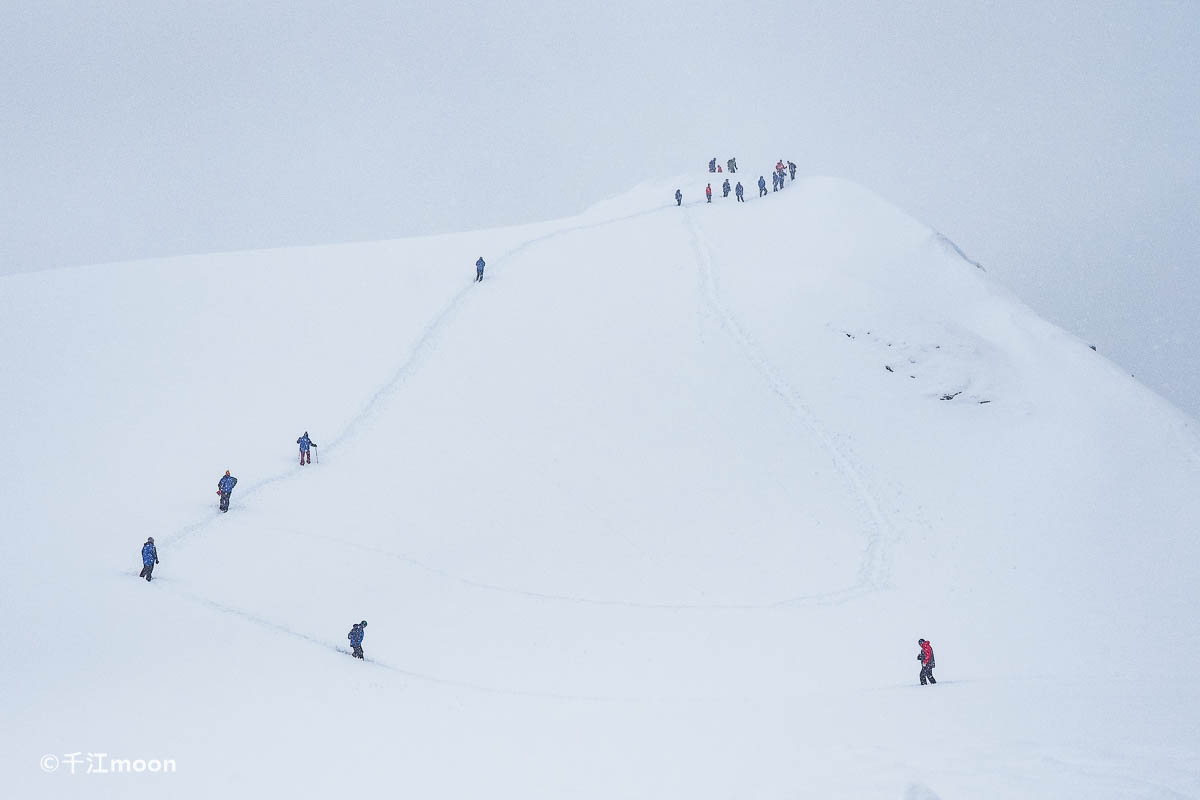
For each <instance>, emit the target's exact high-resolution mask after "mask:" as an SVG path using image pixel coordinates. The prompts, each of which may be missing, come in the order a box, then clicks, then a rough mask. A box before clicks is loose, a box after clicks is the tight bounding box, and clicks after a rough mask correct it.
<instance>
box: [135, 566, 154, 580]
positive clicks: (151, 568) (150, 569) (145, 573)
mask: <svg viewBox="0 0 1200 800" xmlns="http://www.w3.org/2000/svg"><path fill="white" fill-rule="evenodd" d="M152 572H154V565H153V564H147V565H146V566H144V567H142V571H141V574H139V575H138V577H139V578H145V579H146V580H147V581H148V580H150V574H151V573H152Z"/></svg>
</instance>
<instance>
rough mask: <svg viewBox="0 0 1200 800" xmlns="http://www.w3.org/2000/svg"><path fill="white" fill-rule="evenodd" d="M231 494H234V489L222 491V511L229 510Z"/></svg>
mask: <svg viewBox="0 0 1200 800" xmlns="http://www.w3.org/2000/svg"><path fill="white" fill-rule="evenodd" d="M231 494H233V492H232V491H228V492H221V510H222V511H228V510H229V495H231Z"/></svg>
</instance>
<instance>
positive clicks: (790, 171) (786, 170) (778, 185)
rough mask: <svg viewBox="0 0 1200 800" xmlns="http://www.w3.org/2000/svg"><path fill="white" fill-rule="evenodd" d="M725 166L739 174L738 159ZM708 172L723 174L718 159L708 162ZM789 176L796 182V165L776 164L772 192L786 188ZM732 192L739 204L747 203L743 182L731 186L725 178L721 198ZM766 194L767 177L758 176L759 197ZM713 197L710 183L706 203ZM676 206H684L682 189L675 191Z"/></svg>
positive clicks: (772, 174) (790, 162)
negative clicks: (785, 183)
mask: <svg viewBox="0 0 1200 800" xmlns="http://www.w3.org/2000/svg"><path fill="white" fill-rule="evenodd" d="M725 166H726V168H727V170H728V171H729V172H731V173H733V172H737V159H736V158H731V159H729V160H728V161H726V162H725ZM708 171H709V172H721V171H722V169H721V165H720V164H718V163H717V159H716V157H713V158H712V159H711V160H710V161H709V162H708ZM788 176H790V179H791V180H793V181H794V180H796V164H795V163H794V162H792V161H787V162H785V161H784V160H783V159H782V158H781V159H779V160H778V161H777V162H775V169H774V170H772V172H771V184H772V186H773V187H774V189H773V190H772V191H776V192H777V191H779V190H780V189H782V188H783V186H784V182H785V181H786V180H788ZM730 192H733V194H734V196H735V197H736V198H737V201H738V202H739V203H744V202H746V199H745V196H744V192H745V189H744V188H743V187H742V183H741V181H738V183H737V185H736V186H731V185H730V183H729V178H725V179H724V180H723V181H722V183H721V197H729V193H730ZM766 194H767V179H766V178H765V177H763V176H762V175H759V176H758V196H759V197H763V196H765V195H766ZM712 196H713V188H712V183H711V182H710V183H708V184H707V185H705V187H704V202H705V203H711V202H712ZM675 205H677V206H682V205H683V190H681V189H676V190H675Z"/></svg>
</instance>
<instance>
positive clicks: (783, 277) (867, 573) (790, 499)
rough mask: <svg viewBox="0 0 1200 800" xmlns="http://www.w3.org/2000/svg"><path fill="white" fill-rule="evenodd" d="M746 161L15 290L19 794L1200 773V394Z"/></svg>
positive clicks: (11, 666)
mask: <svg viewBox="0 0 1200 800" xmlns="http://www.w3.org/2000/svg"><path fill="white" fill-rule="evenodd" d="M708 177H709V176H707V175H705V176H704V177H703V178H701V181H700V183H699V184H698V183H697V181H696V178H695V176H691V177H689V178H687V179H681V180H680V181H678V182H671V183H665V182H664V183H661V184H648V185H643V186H639V187H638V188H636V189H634V190H633V191H631V192H629V193H628V194H626V195H624V196H621V197H617V198H613V199H611V200H608V201H606V202H604V203H600V204H598V205H597V206H595V207H594V208H592V209H590V210H589V211H588V212H586V213H584V214H582V215H580V216H578V217H575V218H570V219H564V220H560V221H556V222H550V223H545V224H538V225H530V226H524V227H517V228H510V229H503V230H492V231H480V232H474V233H467V234H461V235H453V236H439V237H432V238H421V239H411V240H403V241H392V242H380V243H372V244H362V245H349V246H347V245H339V246H334V247H315V248H298V249H285V250H271V251H261V252H245V253H229V254H223V255H216V256H211V255H210V256H203V257H183V258H170V259H161V260H153V261H142V262H134V263H126V264H109V265H101V266H95V267H86V268H71V269H60V270H55V271H50V272H41V273H34V274H24V275H15V276H9V277H5V278H2V279H0V350H2V352H3V354H4V355H3V360H2V362H0V364H2V367H0V369H2V373H0V442H3V445H4V448H5V452H4V458H3V459H2V460H0V486H2V487H3V489H2V494H3V506H4V513H3V518H4V531H5V535H4V536H3V538H2V543H0V548H2V549H0V621H2V622H3V628H4V631H5V634H6V636H5V639H6V644H7V647H6V648H5V653H4V656H3V658H2V659H0V687H2V688H0V716H2V719H3V721H4V725H3V733H2V734H0V735H2V736H3V740H2V741H0V765H2V766H3V772H2V774H0V794H2V795H3V796H4V797H9V798H43V797H113V798H117V797H119V798H139V797H171V798H210V797H222V796H224V797H331V796H338V795H339V794H341V793H349V794H351V795H353V796H362V797H367V796H372V797H374V796H377V797H411V798H481V797H489V798H614V797H620V798H647V799H649V798H654V799H655V800H665V799H666V798H687V800H708V799H709V798H712V799H713V800H716V799H717V798H809V797H812V798H888V799H889V800H901V799H902V798H907V799H908V800H929V799H930V798H943V799H944V800H945V799H947V798H972V799H978V798H1055V800H1062V798H1091V799H1093V800H1096V799H1099V798H1185V797H1186V798H1196V797H1200V727H1198V726H1200V722H1198V721H1200V689H1198V685H1197V667H1198V666H1200V646H1198V644H1197V637H1196V633H1197V630H1196V619H1197V612H1198V611H1200V588H1198V578H1200V566H1198V565H1200V546H1198V545H1197V541H1196V534H1197V527H1198V525H1197V523H1198V522H1200V499H1198V497H1200V495H1198V494H1197V492H1196V487H1197V486H1198V485H1200V436H1198V435H1197V431H1196V428H1195V424H1194V423H1193V422H1192V421H1191V420H1189V418H1187V417H1186V416H1184V415H1183V414H1182V413H1180V412H1179V411H1177V410H1176V409H1175V408H1174V407H1172V406H1171V405H1169V404H1168V403H1167V402H1166V401H1164V400H1162V399H1161V398H1159V397H1158V396H1156V395H1155V394H1153V393H1152V392H1150V391H1149V390H1148V389H1146V388H1145V387H1143V386H1142V385H1141V384H1139V383H1138V382H1136V381H1135V380H1133V379H1132V378H1130V376H1129V375H1127V374H1125V373H1123V372H1122V371H1121V370H1120V369H1119V368H1118V367H1116V366H1115V365H1114V364H1112V363H1111V362H1109V361H1107V360H1106V359H1105V358H1104V357H1103V356H1100V355H1098V354H1097V353H1095V352H1093V351H1092V350H1090V349H1089V348H1088V347H1087V346H1086V345H1085V344H1084V343H1083V342H1081V341H1079V340H1078V339H1076V338H1074V337H1072V336H1070V335H1068V334H1066V333H1064V332H1063V331H1061V330H1060V329H1058V328H1055V327H1054V326H1052V325H1050V324H1048V323H1046V322H1045V321H1043V320H1041V319H1039V318H1038V317H1037V316H1036V315H1034V314H1033V313H1032V312H1031V311H1030V310H1029V309H1028V308H1026V307H1025V306H1024V305H1023V304H1022V303H1021V302H1020V301H1018V300H1017V299H1015V298H1014V297H1013V296H1012V295H1011V294H1010V293H1009V292H1007V291H1006V290H1005V289H1003V288H1002V287H1001V286H999V285H998V284H997V283H995V282H994V281H993V280H992V279H991V278H990V277H989V276H988V275H987V274H986V273H985V272H983V271H981V270H980V269H978V268H977V267H975V266H974V265H972V264H971V263H969V262H968V261H966V260H964V258H963V257H962V256H961V255H960V254H959V253H957V252H956V251H955V249H954V248H953V247H952V246H951V245H950V244H949V243H948V242H946V241H945V240H944V239H942V238H941V237H939V236H938V235H937V234H936V233H935V232H934V231H931V230H930V229H928V228H927V227H925V226H923V225H922V224H920V223H918V222H916V221H914V220H913V219H911V218H909V217H908V216H906V215H905V214H903V213H902V212H900V211H898V210H896V209H895V208H893V207H891V206H890V205H888V204H887V203H886V202H884V201H882V200H880V199H879V198H877V197H875V196H874V195H872V194H871V193H869V192H868V191H866V190H864V189H862V188H860V187H858V186H855V185H852V184H848V183H846V182H843V181H839V180H835V179H829V178H809V179H801V180H797V181H796V182H794V183H789V185H788V186H787V187H786V189H785V190H784V191H782V192H780V193H774V194H770V195H768V196H767V197H765V198H763V199H761V200H760V199H758V198H757V197H756V195H757V190H756V187H755V185H754V182H755V180H756V179H757V175H756V174H754V175H751V174H750V173H748V172H742V173H740V174H739V175H738V176H735V179H736V178H737V177H740V178H742V179H743V183H744V184H745V185H746V197H747V202H746V203H744V204H738V203H735V202H734V200H733V197H732V196H730V197H729V198H728V199H725V198H721V197H720V192H719V189H718V187H719V181H714V182H713V188H714V192H715V194H716V197H714V200H713V203H712V204H711V205H710V204H706V203H704V202H703V196H702V186H703V183H704V182H705V181H707V180H708ZM719 177H724V176H719ZM676 185H681V186H682V187H683V189H684V193H685V195H686V201H687V202H686V203H685V206H684V207H683V208H682V209H681V208H677V207H676V206H675V203H674V201H673V200H672V199H671V195H672V194H673V191H674V188H675V186H676ZM480 255H482V256H483V257H484V258H485V259H487V261H488V267H487V272H486V277H485V280H484V281H483V283H481V284H478V285H476V284H475V283H473V282H472V279H473V277H474V262H475V259H476V258H477V257H478V256H480ZM945 396H952V397H951V399H942V398H943V397H945ZM305 430H307V431H309V432H310V433H311V435H312V438H313V440H314V441H315V442H317V444H318V449H317V451H316V452H317V453H318V456H319V463H317V464H313V465H311V466H304V467H301V466H300V465H299V464H298V463H297V456H296V450H297V448H296V446H295V445H294V444H293V442H294V440H295V439H296V437H297V436H299V435H300V433H301V432H302V431H305ZM226 469H230V470H231V471H232V472H233V474H234V475H235V476H237V477H238V479H239V483H238V485H237V488H236V489H235V490H234V492H233V498H232V506H231V510H230V512H229V513H228V514H220V513H219V512H218V510H217V502H216V501H217V497H216V494H215V491H216V488H215V484H216V481H217V479H218V478H219V477H220V476H221V475H222V474H223V473H224V471H225V470H226ZM147 536H154V537H155V539H156V541H157V543H158V552H159V556H160V558H161V561H162V563H161V565H160V566H159V567H158V568H157V570H156V573H155V579H154V581H153V583H151V584H147V583H145V582H144V581H141V580H139V579H138V578H137V573H138V570H139V569H140V567H141V563H140V548H141V545H142V542H143V541H144V540H145V538H146V537H147ZM364 618H365V619H367V620H368V622H369V625H368V627H367V632H366V639H365V641H364V649H365V651H366V654H367V658H368V660H367V661H366V662H365V663H362V662H358V661H355V660H353V659H351V658H349V657H348V655H347V654H346V652H345V648H346V646H347V641H346V633H347V631H348V630H349V628H350V625H351V623H353V622H355V621H357V620H359V619H364ZM919 637H924V638H927V639H930V640H931V641H932V643H933V646H934V649H935V652H936V655H937V661H938V669H937V670H936V671H935V674H936V676H937V677H938V679H939V683H938V684H937V686H931V687H921V686H919V685H917V673H918V669H919V667H918V664H917V661H916V653H917V651H918V647H917V639H918V638H919ZM77 752H78V753H82V754H84V756H80V758H83V757H85V756H86V754H88V753H107V754H108V755H109V757H110V758H125V759H139V758H140V759H153V758H157V759H168V758H169V759H174V760H175V762H176V765H177V766H176V771H175V772H174V773H171V774H91V775H88V774H83V773H84V771H85V767H84V766H83V765H80V766H79V767H77V768H76V773H77V774H74V775H72V774H70V771H69V770H68V769H67V767H66V766H60V767H59V768H58V769H57V770H56V771H55V772H53V773H47V772H45V771H44V770H43V769H42V768H41V766H40V765H39V761H40V759H41V758H42V756H43V755H53V756H55V757H57V758H59V759H62V758H65V757H67V756H68V755H69V754H71V753H77Z"/></svg>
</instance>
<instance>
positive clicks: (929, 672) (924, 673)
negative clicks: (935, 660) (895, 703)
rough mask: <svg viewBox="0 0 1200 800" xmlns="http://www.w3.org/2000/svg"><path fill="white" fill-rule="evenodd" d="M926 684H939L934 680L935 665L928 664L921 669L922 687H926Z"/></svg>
mask: <svg viewBox="0 0 1200 800" xmlns="http://www.w3.org/2000/svg"><path fill="white" fill-rule="evenodd" d="M926 682H928V683H937V681H936V680H934V679H933V664H928V665H926V666H923V667H921V685H922V686H924V685H925V684H926Z"/></svg>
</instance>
